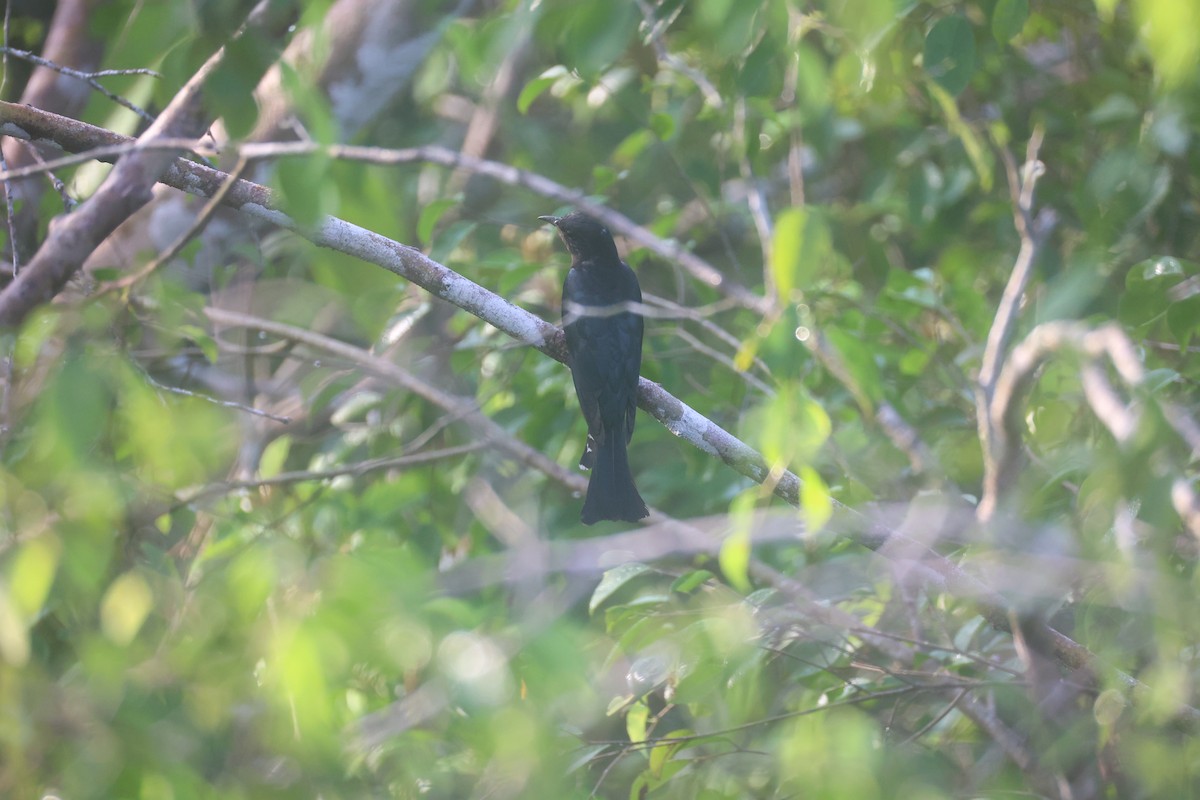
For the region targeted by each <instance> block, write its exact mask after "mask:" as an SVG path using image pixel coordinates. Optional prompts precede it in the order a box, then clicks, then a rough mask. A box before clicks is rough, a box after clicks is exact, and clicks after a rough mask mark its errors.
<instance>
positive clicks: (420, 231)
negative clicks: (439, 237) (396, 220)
mask: <svg viewBox="0 0 1200 800" xmlns="http://www.w3.org/2000/svg"><path fill="white" fill-rule="evenodd" d="M458 204H459V198H457V197H443V198H442V199H441V200H434V201H433V202H432V203H430V204H429V205H427V206H425V207H424V208H422V209H421V215H420V217H418V218H417V239H419V240H420V241H422V242H424V243H425V245H426V246H428V245H429V243H430V242H431V241H432V240H433V229H434V228H436V227H437V224H438V220H440V219H441V218H442V215H443V214H445V213H446V212H447V211H449V210H450V209H452V208H454V207H455V206H456V205H458Z"/></svg>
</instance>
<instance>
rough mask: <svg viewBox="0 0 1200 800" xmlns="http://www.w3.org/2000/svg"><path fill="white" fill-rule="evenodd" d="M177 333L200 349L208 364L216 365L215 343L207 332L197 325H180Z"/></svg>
mask: <svg viewBox="0 0 1200 800" xmlns="http://www.w3.org/2000/svg"><path fill="white" fill-rule="evenodd" d="M179 332H180V334H182V335H184V336H186V337H187V338H189V339H191V340H192V342H193V343H194V344H195V345H196V347H199V348H200V352H201V353H203V354H204V358H205V359H207V360H208V363H210V364H215V363H217V355H218V353H217V342H216V340H214V339H213V338H212V337H211V336H209V335H208V331H206V330H204V329H203V328H201V327H199V326H197V325H180V326H179Z"/></svg>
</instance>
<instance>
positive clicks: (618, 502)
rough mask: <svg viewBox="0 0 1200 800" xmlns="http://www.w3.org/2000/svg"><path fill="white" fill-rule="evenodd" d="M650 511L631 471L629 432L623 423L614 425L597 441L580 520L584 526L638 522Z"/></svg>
mask: <svg viewBox="0 0 1200 800" xmlns="http://www.w3.org/2000/svg"><path fill="white" fill-rule="evenodd" d="M649 514H650V512H649V511H647V510H646V503H645V501H643V500H642V496H641V495H640V494H638V490H637V486H635V485H634V483H633V473H632V472H630V471H629V457H628V455H627V453H626V450H625V431H624V430H623V429H621V428H620V426H610V427H609V428H608V430H606V431H605V433H604V438H603V440H597V441H596V442H595V450H594V451H593V464H592V477H591V479H590V480H589V481H588V492H587V499H586V500H584V501H583V513H582V514H581V515H580V519H582V520H583V524H584V525H591V524H592V523H593V522H599V521H600V520H602V519H611V520H622V521H625V522H637V521H638V520H639V519H642V518H643V517H646V516H649Z"/></svg>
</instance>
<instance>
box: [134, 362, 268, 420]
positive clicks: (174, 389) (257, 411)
mask: <svg viewBox="0 0 1200 800" xmlns="http://www.w3.org/2000/svg"><path fill="white" fill-rule="evenodd" d="M142 377H143V378H145V379H146V382H147V383H149V384H150V385H151V386H153V387H154V388H155V389H158V390H160V391H163V392H170V393H171V394H178V395H182V396H184V397H194V398H196V399H197V400H204V401H205V402H208V403H212V404H213V405H218V406H221V407H222V408H233V409H237V410H238V411H244V412H246V413H247V414H253V415H254V416H256V417H266V418H267V419H271V420H274V421H275V422H282V423H285V424H286V423H289V422H291V421H292V419H291V417H284V416H280V415H279V414H272V413H271V412H270V411H263V410H262V409H261V408H254V407H253V406H248V405H245V404H243V403H236V402H234V401H232V400H221V399H220V398H217V397H212V396H210V395H206V394H200V393H199V392H193V391H192V390H190V389H184V388H183V387H182V386H167V385H166V384H163V383H159V382H158V381H156V380H155V379H154V378H153V377H152V376H151V375H150V373H148V372H145V371H143V372H142Z"/></svg>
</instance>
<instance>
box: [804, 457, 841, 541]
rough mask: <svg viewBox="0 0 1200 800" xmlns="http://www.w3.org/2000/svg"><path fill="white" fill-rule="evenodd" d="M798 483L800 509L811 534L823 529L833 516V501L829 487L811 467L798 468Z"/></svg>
mask: <svg viewBox="0 0 1200 800" xmlns="http://www.w3.org/2000/svg"><path fill="white" fill-rule="evenodd" d="M800 481H801V483H800V508H801V509H802V510H803V511H804V520H805V522H806V523H808V533H809V534H813V533H816V532H817V531H819V530H821V528H823V527H825V523H826V522H829V518H830V517H832V516H833V500H832V498H830V496H829V487H828V486H826V485H825V481H824V480H822V479H821V475H820V473H818V472H817V471H816V470H815V469H813V468H812V467H807V466H806V467H801V468H800Z"/></svg>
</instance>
